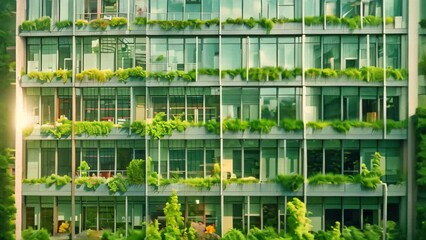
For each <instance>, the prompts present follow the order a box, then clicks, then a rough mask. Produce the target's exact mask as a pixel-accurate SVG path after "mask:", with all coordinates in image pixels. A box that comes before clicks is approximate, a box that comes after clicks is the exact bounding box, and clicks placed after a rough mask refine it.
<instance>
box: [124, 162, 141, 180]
mask: <svg viewBox="0 0 426 240" xmlns="http://www.w3.org/2000/svg"><path fill="white" fill-rule="evenodd" d="M127 178H128V180H129V183H131V184H144V183H145V160H143V159H133V160H132V161H131V162H130V164H129V166H128V167H127Z"/></svg>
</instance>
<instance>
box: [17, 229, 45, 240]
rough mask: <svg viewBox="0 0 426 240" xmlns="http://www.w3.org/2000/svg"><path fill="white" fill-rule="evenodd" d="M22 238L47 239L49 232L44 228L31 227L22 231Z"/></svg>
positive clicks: (27, 239)
mask: <svg viewBox="0 0 426 240" xmlns="http://www.w3.org/2000/svg"><path fill="white" fill-rule="evenodd" d="M22 239H23V240H49V239H50V237H49V233H48V232H47V230H46V229H43V228H42V229H40V230H34V229H33V228H32V227H29V228H28V229H25V230H24V231H22Z"/></svg>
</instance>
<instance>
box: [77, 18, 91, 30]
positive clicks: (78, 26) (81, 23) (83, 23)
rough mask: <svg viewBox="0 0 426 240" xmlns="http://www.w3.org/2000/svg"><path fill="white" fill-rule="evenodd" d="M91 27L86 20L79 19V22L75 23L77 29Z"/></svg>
mask: <svg viewBox="0 0 426 240" xmlns="http://www.w3.org/2000/svg"><path fill="white" fill-rule="evenodd" d="M87 25H89V22H88V21H87V20H85V19H78V20H77V21H75V26H76V27H77V28H82V27H85V26H87Z"/></svg>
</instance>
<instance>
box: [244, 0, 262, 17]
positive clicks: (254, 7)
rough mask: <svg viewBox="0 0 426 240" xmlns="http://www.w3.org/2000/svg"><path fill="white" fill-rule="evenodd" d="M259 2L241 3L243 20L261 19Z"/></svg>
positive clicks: (255, 0)
mask: <svg viewBox="0 0 426 240" xmlns="http://www.w3.org/2000/svg"><path fill="white" fill-rule="evenodd" d="M261 2H262V1H261V0H252V1H243V2H242V3H243V18H245V19H248V18H254V19H261V18H262V6H261Z"/></svg>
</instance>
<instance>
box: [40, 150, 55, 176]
mask: <svg viewBox="0 0 426 240" xmlns="http://www.w3.org/2000/svg"><path fill="white" fill-rule="evenodd" d="M54 173H55V148H42V149H41V175H40V177H46V176H50V175H51V174H54Z"/></svg>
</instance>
